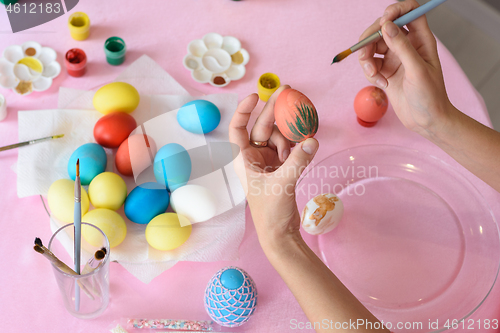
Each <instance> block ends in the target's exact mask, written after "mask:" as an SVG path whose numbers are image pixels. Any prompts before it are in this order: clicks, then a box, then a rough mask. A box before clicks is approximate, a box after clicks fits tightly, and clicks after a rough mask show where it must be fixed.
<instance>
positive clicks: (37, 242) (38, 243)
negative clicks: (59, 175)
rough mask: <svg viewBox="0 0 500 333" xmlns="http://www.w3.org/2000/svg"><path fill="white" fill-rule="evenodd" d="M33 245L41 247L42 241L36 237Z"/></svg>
mask: <svg viewBox="0 0 500 333" xmlns="http://www.w3.org/2000/svg"><path fill="white" fill-rule="evenodd" d="M35 244H36V245H38V246H43V244H42V240H41V239H40V238H38V237H36V238H35Z"/></svg>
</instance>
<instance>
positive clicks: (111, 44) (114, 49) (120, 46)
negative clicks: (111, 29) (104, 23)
mask: <svg viewBox="0 0 500 333" xmlns="http://www.w3.org/2000/svg"><path fill="white" fill-rule="evenodd" d="M126 52H127V46H126V45H125V41H124V40H123V39H121V38H120V37H110V38H108V39H107V40H106V42H105V43H104V53H105V54H106V60H107V62H108V64H110V65H113V66H118V65H121V64H123V62H124V61H125V53H126Z"/></svg>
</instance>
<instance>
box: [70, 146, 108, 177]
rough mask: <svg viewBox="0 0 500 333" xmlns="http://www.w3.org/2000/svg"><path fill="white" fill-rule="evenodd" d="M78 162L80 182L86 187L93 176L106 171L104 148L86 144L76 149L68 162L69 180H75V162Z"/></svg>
mask: <svg viewBox="0 0 500 333" xmlns="http://www.w3.org/2000/svg"><path fill="white" fill-rule="evenodd" d="M78 159H79V160H80V181H81V183H82V185H88V184H90V182H91V181H92V179H94V177H95V176H97V175H98V174H100V173H102V172H104V170H106V164H107V157H106V152H105V151H104V148H102V147H101V146H99V145H98V144H97V143H86V144H84V145H81V146H80V147H78V148H77V149H76V150H75V151H74V152H73V154H71V157H70V158H69V161H68V174H69V178H71V179H73V180H75V178H76V161H77V160H78Z"/></svg>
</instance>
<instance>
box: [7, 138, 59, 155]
mask: <svg viewBox="0 0 500 333" xmlns="http://www.w3.org/2000/svg"><path fill="white" fill-rule="evenodd" d="M63 136H64V134H59V135H53V136H48V137H46V138H41V139H36V140H31V141H24V142H20V143H16V144H13V145H9V146H5V147H0V151H4V150H9V149H14V148H19V147H23V146H28V145H32V144H34V143H39V142H44V141H48V140H52V139H59V138H62V137H63Z"/></svg>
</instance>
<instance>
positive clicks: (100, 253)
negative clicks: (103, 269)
mask: <svg viewBox="0 0 500 333" xmlns="http://www.w3.org/2000/svg"><path fill="white" fill-rule="evenodd" d="M106 252H107V251H106V248H105V247H103V248H102V249H100V250H97V251H95V253H94V256H93V257H92V258H90V259H89V261H87V263H86V264H85V267H83V270H82V275H83V274H88V273H90V272H92V271H93V270H95V269H96V268H97V267H99V266H100V265H101V262H102V260H103V259H104V257H105V256H106Z"/></svg>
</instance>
